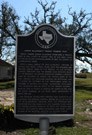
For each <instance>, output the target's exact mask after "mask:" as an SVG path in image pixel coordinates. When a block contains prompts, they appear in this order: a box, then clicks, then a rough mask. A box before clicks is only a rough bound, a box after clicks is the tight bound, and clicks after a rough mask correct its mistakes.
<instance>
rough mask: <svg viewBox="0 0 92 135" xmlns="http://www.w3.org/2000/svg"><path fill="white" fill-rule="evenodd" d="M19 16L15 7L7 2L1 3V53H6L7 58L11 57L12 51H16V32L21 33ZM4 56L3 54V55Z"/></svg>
mask: <svg viewBox="0 0 92 135" xmlns="http://www.w3.org/2000/svg"><path fill="white" fill-rule="evenodd" d="M18 23H19V17H18V15H17V14H16V12H15V10H14V8H13V7H11V6H9V5H8V3H7V2H4V3H2V4H1V8H0V33H1V35H0V54H1V56H2V55H3V52H4V56H5V55H6V56H7V57H6V59H8V57H9V59H10V58H11V57H10V55H11V54H10V53H14V52H15V50H14V49H13V47H14V46H15V42H16V38H15V35H16V34H20V33H21V30H20V28H19V24H18ZM2 57H3V56H2Z"/></svg>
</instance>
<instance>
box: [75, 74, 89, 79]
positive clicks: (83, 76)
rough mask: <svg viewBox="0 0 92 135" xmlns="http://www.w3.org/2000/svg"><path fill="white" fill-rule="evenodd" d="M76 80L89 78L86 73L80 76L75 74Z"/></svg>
mask: <svg viewBox="0 0 92 135" xmlns="http://www.w3.org/2000/svg"><path fill="white" fill-rule="evenodd" d="M75 77H76V78H87V74H86V73H79V74H75Z"/></svg>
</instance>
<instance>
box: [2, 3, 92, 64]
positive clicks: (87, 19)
mask: <svg viewBox="0 0 92 135" xmlns="http://www.w3.org/2000/svg"><path fill="white" fill-rule="evenodd" d="M38 3H39V6H41V8H42V10H41V13H40V10H38V9H37V8H36V10H35V12H34V13H30V16H29V17H25V20H24V24H25V27H24V30H20V27H19V24H18V22H19V17H18V16H17V15H16V13H15V10H14V9H13V8H11V7H9V6H8V5H7V3H3V4H2V8H1V9H2V10H0V13H1V14H2V17H1V22H2V23H1V26H3V24H4V26H3V27H1V26H0V31H1V33H2V36H1V37H2V38H1V39H2V43H3V44H4V42H6V44H7V45H9V44H11V45H13V44H15V34H16V33H18V34H19V33H20V34H21V33H30V32H31V31H32V30H34V29H35V27H36V26H37V25H40V24H43V23H48V24H52V25H54V26H55V27H56V28H57V29H58V30H59V31H60V32H61V33H63V34H65V35H73V36H76V58H77V59H79V60H81V61H86V62H87V63H89V64H91V65H92V60H90V58H92V13H86V11H85V10H82V9H81V10H80V12H79V13H76V12H75V11H72V9H71V8H69V10H68V14H69V18H71V22H70V23H67V19H66V18H62V17H61V12H60V11H58V12H56V11H55V7H56V3H57V2H54V1H53V2H51V4H49V3H48V2H47V1H45V3H43V2H42V1H41V0H38ZM4 7H5V9H4ZM3 10H4V11H3ZM10 11H11V12H10ZM10 13H11V14H10ZM9 14H10V16H9ZM42 14H43V15H42ZM6 18H8V22H7V21H6V20H7V19H6ZM4 19H5V20H4ZM4 38H6V40H4ZM10 39H11V40H10ZM10 42H12V43H10ZM3 44H2V45H3Z"/></svg>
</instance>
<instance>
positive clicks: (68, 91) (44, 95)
mask: <svg viewBox="0 0 92 135" xmlns="http://www.w3.org/2000/svg"><path fill="white" fill-rule="evenodd" d="M16 57H17V65H16V66H17V67H16V94H15V102H16V103H15V104H16V105H15V113H16V114H19V115H21V114H22V115H25V114H26V115H34V114H44V115H53V114H56V115H57V114H60V115H69V114H71V115H72V114H73V104H74V103H73V100H74V37H68V36H64V35H62V34H60V33H59V32H58V31H57V30H56V29H55V28H54V27H53V26H51V25H41V26H39V27H38V28H36V29H35V31H34V32H32V33H31V34H30V35H27V36H17V56H16Z"/></svg>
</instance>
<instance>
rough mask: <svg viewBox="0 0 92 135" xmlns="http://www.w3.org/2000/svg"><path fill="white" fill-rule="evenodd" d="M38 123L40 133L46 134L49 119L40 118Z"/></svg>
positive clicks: (41, 134)
mask: <svg viewBox="0 0 92 135" xmlns="http://www.w3.org/2000/svg"><path fill="white" fill-rule="evenodd" d="M39 124H40V135H48V130H49V119H48V118H41V119H40V122H39Z"/></svg>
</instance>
